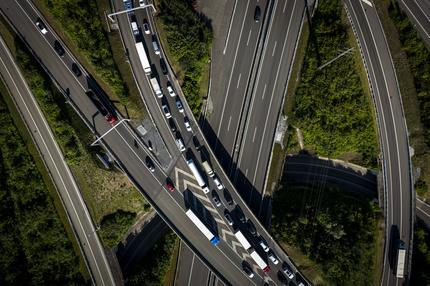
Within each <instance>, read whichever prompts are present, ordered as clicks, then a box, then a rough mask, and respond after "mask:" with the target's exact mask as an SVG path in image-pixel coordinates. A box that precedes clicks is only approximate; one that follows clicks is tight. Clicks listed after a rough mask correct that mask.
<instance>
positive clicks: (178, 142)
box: [175, 138, 185, 152]
mask: <svg viewBox="0 0 430 286" xmlns="http://www.w3.org/2000/svg"><path fill="white" fill-rule="evenodd" d="M175 142H176V146H178V149H179V151H181V152H184V151H185V146H184V141H182V139H181V138H177V139H176V140H175Z"/></svg>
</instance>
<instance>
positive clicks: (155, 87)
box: [150, 77, 163, 98]
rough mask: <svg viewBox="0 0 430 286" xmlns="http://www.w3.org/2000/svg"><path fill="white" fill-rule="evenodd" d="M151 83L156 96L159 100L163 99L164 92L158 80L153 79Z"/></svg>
mask: <svg viewBox="0 0 430 286" xmlns="http://www.w3.org/2000/svg"><path fill="white" fill-rule="evenodd" d="M150 81H151V85H152V89H153V90H154V92H155V95H156V96H157V97H158V98H162V97H163V92H162V91H161V88H160V85H159V84H158V80H157V78H155V77H151V79H150Z"/></svg>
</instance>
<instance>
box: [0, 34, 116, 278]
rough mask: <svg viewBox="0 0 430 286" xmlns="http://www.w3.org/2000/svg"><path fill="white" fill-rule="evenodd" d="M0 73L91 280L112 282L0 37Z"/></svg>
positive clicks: (53, 145) (60, 161) (79, 199)
mask: <svg viewBox="0 0 430 286" xmlns="http://www.w3.org/2000/svg"><path fill="white" fill-rule="evenodd" d="M0 72H1V75H2V78H3V80H4V81H5V83H6V85H7V87H8V89H9V91H10V93H11V95H12V96H13V99H14V102H15V105H16V106H17V109H18V110H19V112H20V114H21V117H22V119H23V120H24V122H25V124H26V126H27V128H28V131H29V133H30V134H31V135H32V138H33V141H34V142H35V144H36V146H37V148H38V151H39V153H40V154H41V157H42V158H43V160H44V162H45V165H46V167H47V168H48V170H49V173H50V174H51V177H52V179H53V181H54V183H55V185H56V187H57V191H58V192H59V194H60V197H61V199H62V202H63V206H64V207H65V209H66V211H67V214H68V219H69V221H70V223H71V225H72V227H73V230H74V232H75V235H76V238H77V239H78V242H79V245H80V250H81V252H82V253H83V254H84V258H85V260H86V262H87V266H88V268H89V270H90V273H91V276H92V279H93V281H94V283H95V284H97V285H115V280H114V277H113V276H112V272H111V270H110V266H109V263H108V261H107V259H106V256H105V253H104V249H103V245H102V244H101V242H100V240H99V238H98V236H97V235H96V234H95V233H96V228H95V227H94V224H93V222H92V220H91V216H90V214H89V212H88V209H87V207H86V205H85V203H84V201H83V199H82V196H81V193H80V191H79V188H78V186H77V185H76V182H75V179H74V178H73V175H72V173H71V172H70V169H69V167H68V166H67V163H66V162H65V159H64V156H63V154H62V152H61V150H60V148H59V146H58V144H57V142H56V141H55V138H54V135H53V133H52V131H51V129H50V127H49V125H48V123H47V122H46V119H45V117H44V115H43V113H42V111H41V110H40V108H39V106H38V104H37V102H36V100H35V98H34V96H33V94H32V93H31V91H30V89H29V87H28V86H27V83H26V82H25V79H24V78H23V76H22V74H21V71H20V70H19V68H18V66H17V65H16V64H15V62H14V59H13V57H12V55H11V54H10V52H9V50H8V47H7V46H6V44H5V43H4V42H3V39H1V38H0Z"/></svg>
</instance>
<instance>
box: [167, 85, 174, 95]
mask: <svg viewBox="0 0 430 286" xmlns="http://www.w3.org/2000/svg"><path fill="white" fill-rule="evenodd" d="M167 92H168V93H169V95H170V96H171V97H175V96H176V93H175V91H174V90H173V88H172V87H171V86H170V85H168V86H167Z"/></svg>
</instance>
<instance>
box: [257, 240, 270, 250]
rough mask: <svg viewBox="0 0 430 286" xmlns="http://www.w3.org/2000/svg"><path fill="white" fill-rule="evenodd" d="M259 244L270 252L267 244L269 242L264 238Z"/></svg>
mask: <svg viewBox="0 0 430 286" xmlns="http://www.w3.org/2000/svg"><path fill="white" fill-rule="evenodd" d="M258 244H259V245H260V246H261V248H263V250H264V252H269V247H268V246H267V243H266V242H265V241H264V239H260V241H259V242H258Z"/></svg>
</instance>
